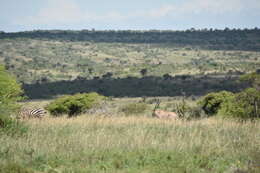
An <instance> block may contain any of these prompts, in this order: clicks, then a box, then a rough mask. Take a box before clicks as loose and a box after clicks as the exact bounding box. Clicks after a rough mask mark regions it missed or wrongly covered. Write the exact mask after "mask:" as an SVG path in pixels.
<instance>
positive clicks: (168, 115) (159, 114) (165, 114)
mask: <svg viewBox="0 0 260 173" xmlns="http://www.w3.org/2000/svg"><path fill="white" fill-rule="evenodd" d="M159 105H160V100H159V99H158V100H157V103H156V105H155V107H154V110H153V114H152V116H153V117H156V118H160V119H177V118H179V116H178V114H176V113H175V112H169V111H164V110H160V109H158V107H159Z"/></svg>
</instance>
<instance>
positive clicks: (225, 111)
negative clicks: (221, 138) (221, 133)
mask: <svg viewBox="0 0 260 173" xmlns="http://www.w3.org/2000/svg"><path fill="white" fill-rule="evenodd" d="M259 107H260V91H259V90H257V89H255V88H247V89H245V90H244V91H242V92H240V93H237V94H235V97H232V99H231V100H226V101H225V102H224V103H223V104H222V106H221V109H220V110H219V114H220V115H221V116H223V117H235V118H242V119H245V118H260V112H259V110H258V109H259Z"/></svg>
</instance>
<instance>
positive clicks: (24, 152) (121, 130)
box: [0, 115, 260, 172]
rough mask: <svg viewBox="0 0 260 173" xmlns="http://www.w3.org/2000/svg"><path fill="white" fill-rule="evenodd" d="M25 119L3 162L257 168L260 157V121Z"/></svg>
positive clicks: (7, 140) (4, 147)
mask: <svg viewBox="0 0 260 173" xmlns="http://www.w3.org/2000/svg"><path fill="white" fill-rule="evenodd" d="M26 123H27V124H28V126H29V131H28V133H27V134H26V135H25V136H17V137H11V136H8V135H2V136H1V138H0V143H1V146H0V152H1V154H0V155H1V156H0V163H7V162H15V163H18V164H21V165H26V166H27V167H30V168H32V169H34V170H37V171H41V172H48V171H50V170H51V171H57V172H88V171H89V172H171V171H173V170H175V172H185V171H186V172H225V171H235V170H238V169H239V170H244V171H251V172H256V171H257V169H258V168H259V167H258V168H257V166H256V165H257V164H258V163H260V157H259V155H258V154H259V153H260V134H259V131H260V122H259V121H256V122H244V123H241V122H236V121H234V120H223V119H215V118H209V119H202V120H193V121H181V120H158V119H153V118H146V117H101V116H91V115H82V116H80V117H77V118H70V119H68V118H65V117H60V118H50V117H46V118H44V119H42V120H37V119H32V120H29V121H28V122H26ZM258 170H259V169H258Z"/></svg>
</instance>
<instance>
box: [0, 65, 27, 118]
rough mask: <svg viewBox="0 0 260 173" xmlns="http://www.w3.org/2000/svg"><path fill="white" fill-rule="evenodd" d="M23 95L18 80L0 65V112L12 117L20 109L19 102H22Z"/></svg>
mask: <svg viewBox="0 0 260 173" xmlns="http://www.w3.org/2000/svg"><path fill="white" fill-rule="evenodd" d="M22 93H23V91H22V89H21V86H20V84H18V83H17V82H16V79H15V78H14V77H13V76H12V75H10V74H8V73H7V71H6V70H5V68H4V67H3V66H1V65H0V112H1V114H5V115H10V114H11V113H13V112H14V111H15V110H17V108H18V107H19V106H18V105H17V101H19V100H21V99H22V97H20V95H21V94H22Z"/></svg>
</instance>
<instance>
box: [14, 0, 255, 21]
mask: <svg viewBox="0 0 260 173" xmlns="http://www.w3.org/2000/svg"><path fill="white" fill-rule="evenodd" d="M47 2H48V3H47V6H46V7H44V8H42V9H41V10H40V11H39V12H38V13H37V14H36V15H34V16H30V17H25V18H22V19H19V20H16V21H15V22H14V23H16V24H20V25H38V24H41V25H52V24H75V23H81V22H84V23H87V22H97V23H106V22H110V21H117V22H120V21H127V20H128V19H135V18H143V19H158V18H163V17H166V16H167V17H172V18H178V17H183V16H191V15H194V14H203V15H219V14H226V15H229V14H237V13H241V12H244V11H250V10H251V11H252V12H257V11H258V13H259V11H260V0H185V1H181V2H179V3H177V2H176V3H172V4H169V5H164V6H161V7H158V8H155V9H150V10H139V11H138V10H137V11H135V12H131V13H127V12H126V13H119V12H117V11H107V12H104V13H103V14H97V13H93V12H90V11H85V10H83V9H82V8H81V7H80V6H79V4H77V3H76V2H75V1H74V0H48V1H47Z"/></svg>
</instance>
